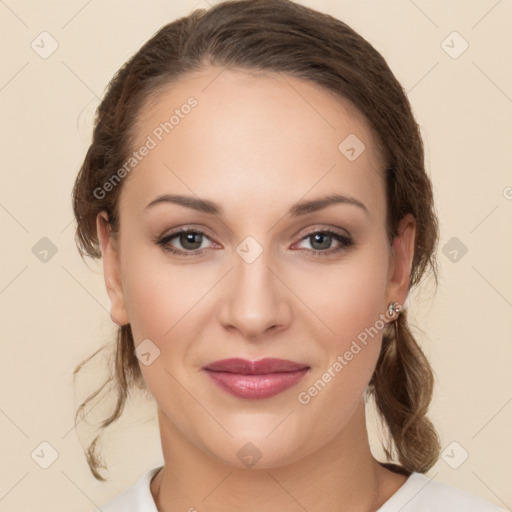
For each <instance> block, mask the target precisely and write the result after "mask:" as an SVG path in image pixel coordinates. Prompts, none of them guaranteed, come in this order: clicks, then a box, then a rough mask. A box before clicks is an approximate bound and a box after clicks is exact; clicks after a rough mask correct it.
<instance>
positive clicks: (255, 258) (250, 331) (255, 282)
mask: <svg viewBox="0 0 512 512" xmlns="http://www.w3.org/2000/svg"><path fill="white" fill-rule="evenodd" d="M258 253H259V254H258ZM271 253H272V251H271V250H270V249H267V250H263V247H261V245H260V244H258V243H257V242H256V241H255V240H254V239H252V240H251V237H248V239H246V240H244V241H243V242H242V243H241V244H239V246H238V247H237V248H236V252H235V253H234V261H233V266H234V269H233V272H231V273H230V274H231V277H230V286H229V292H228V293H227V294H226V295H225V296H224V301H223V304H222V314H221V321H222V323H223V324H224V325H225V326H226V327H228V326H232V327H236V328H237V329H238V330H239V331H240V332H241V333H242V334H243V335H244V336H246V337H256V336H258V335H260V334H263V333H264V332H265V331H266V330H268V329H270V328H272V327H273V328H274V329H275V328H277V327H279V326H283V325H284V324H286V323H287V322H288V321H289V318H290V315H289V313H290V311H289V304H288V301H287V298H286V293H285V288H286V287H284V285H283V284H282V283H281V282H280V280H279V279H278V278H277V277H276V276H275V275H274V272H275V270H274V268H273V267H275V265H274V264H273V262H272V254H271Z"/></svg>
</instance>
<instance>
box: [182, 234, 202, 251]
mask: <svg viewBox="0 0 512 512" xmlns="http://www.w3.org/2000/svg"><path fill="white" fill-rule="evenodd" d="M200 236H201V235H200V234H199V233H184V234H183V235H182V237H181V240H180V242H181V243H182V245H183V247H185V248H187V249H192V250H194V249H198V248H199V247H201V240H199V242H197V241H195V242H194V238H195V237H200ZM189 243H190V244H192V246H194V245H196V246H197V247H190V246H187V244H189Z"/></svg>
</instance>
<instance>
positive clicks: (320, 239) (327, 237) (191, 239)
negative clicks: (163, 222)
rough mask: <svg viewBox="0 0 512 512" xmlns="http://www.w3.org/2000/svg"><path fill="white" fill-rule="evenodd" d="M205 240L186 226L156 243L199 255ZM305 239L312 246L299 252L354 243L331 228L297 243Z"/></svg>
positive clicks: (323, 252) (325, 252) (317, 252)
mask: <svg viewBox="0 0 512 512" xmlns="http://www.w3.org/2000/svg"><path fill="white" fill-rule="evenodd" d="M174 239H176V243H178V244H179V245H180V246H181V248H177V247H176V246H175V245H173V244H172V243H171V241H172V240H174ZM205 240H209V238H208V236H207V235H206V234H205V233H203V232H202V231H199V230H197V229H191V228H186V229H180V230H178V231H175V232H173V233H169V234H168V235H165V236H164V237H163V238H161V239H159V240H158V241H157V244H158V245H159V246H161V247H162V249H163V250H164V251H166V252H170V253H173V254H177V255H183V256H199V255H201V254H203V253H204V252H205V249H206V248H207V247H208V244H207V245H206V246H204V245H203V242H205ZM305 240H310V241H311V242H310V243H311V245H312V248H311V249H307V248H306V249H304V248H302V249H301V252H304V251H305V252H306V253H308V254H312V255H313V256H329V255H332V254H334V253H338V252H340V251H343V250H346V249H348V248H349V247H351V246H353V245H354V241H353V240H352V238H351V237H350V236H347V235H342V234H340V233H336V232H335V231H331V230H317V231H312V232H310V233H308V234H307V235H306V236H304V237H303V238H302V239H301V240H300V242H299V244H300V243H301V242H303V241H305ZM333 242H336V243H337V245H336V246H335V247H332V244H333Z"/></svg>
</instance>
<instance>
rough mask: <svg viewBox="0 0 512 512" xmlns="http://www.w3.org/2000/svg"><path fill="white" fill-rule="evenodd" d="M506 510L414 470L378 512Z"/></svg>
mask: <svg viewBox="0 0 512 512" xmlns="http://www.w3.org/2000/svg"><path fill="white" fill-rule="evenodd" d="M397 511H400V512H413V511H414V512H459V511H460V512H505V509H503V508H500V507H498V506H497V505H494V504H493V503H491V502H489V501H486V500H484V499H483V498H480V497H478V496H474V495H473V494H470V493H468V492H466V491H463V490H462V489H458V488H456V487H453V486H451V485H448V484H445V483H443V482H438V481H436V480H433V479H430V478H428V477H427V476H425V475H424V474H422V473H412V474H411V475H410V476H409V478H408V479H407V481H406V482H405V484H404V485H403V486H402V487H400V488H399V489H398V491H396V493H395V494H394V495H393V496H391V498H390V499H389V500H388V501H386V503H384V505H383V506H382V507H381V508H379V510H378V511H377V512H397Z"/></svg>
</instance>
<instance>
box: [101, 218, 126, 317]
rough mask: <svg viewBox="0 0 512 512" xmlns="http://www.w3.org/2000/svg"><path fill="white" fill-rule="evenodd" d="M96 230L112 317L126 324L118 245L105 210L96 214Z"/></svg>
mask: <svg viewBox="0 0 512 512" xmlns="http://www.w3.org/2000/svg"><path fill="white" fill-rule="evenodd" d="M96 230H97V233H98V240H99V242H100V245H101V255H102V259H103V274H104V278H105V286H106V287H107V293H108V297H109V299H110V318H111V319H112V321H113V322H114V323H115V324H117V325H126V324H128V323H129V320H128V314H127V312H126V308H125V301H124V294H123V287H122V283H121V272H120V265H119V254H118V250H117V247H116V246H115V244H114V243H113V242H114V240H113V237H112V234H111V228H110V224H109V223H108V214H107V212H106V211H104V210H102V211H101V212H100V213H98V215H97V216H96Z"/></svg>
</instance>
